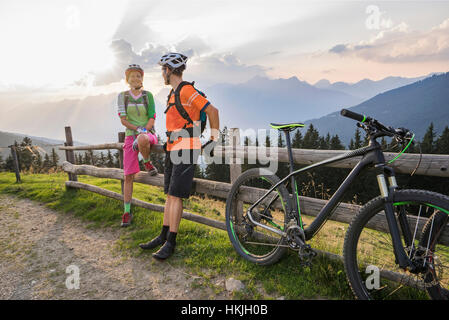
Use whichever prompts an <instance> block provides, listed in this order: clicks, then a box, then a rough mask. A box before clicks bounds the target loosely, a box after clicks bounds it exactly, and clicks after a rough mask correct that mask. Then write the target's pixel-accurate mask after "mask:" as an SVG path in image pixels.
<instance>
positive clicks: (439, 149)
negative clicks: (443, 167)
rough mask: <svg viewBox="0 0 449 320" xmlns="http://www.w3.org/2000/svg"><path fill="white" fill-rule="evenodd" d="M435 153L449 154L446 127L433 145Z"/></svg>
mask: <svg viewBox="0 0 449 320" xmlns="http://www.w3.org/2000/svg"><path fill="white" fill-rule="evenodd" d="M435 145H436V153H439V154H449V127H448V126H446V127H445V128H444V130H443V132H442V133H441V135H440V137H439V138H438V140H437V141H436V143H435Z"/></svg>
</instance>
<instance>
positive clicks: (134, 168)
mask: <svg viewBox="0 0 449 320" xmlns="http://www.w3.org/2000/svg"><path fill="white" fill-rule="evenodd" d="M144 134H146V135H148V138H149V139H150V145H153V144H156V143H157V137H156V135H154V134H152V133H144ZM136 139H137V136H136ZM133 142H134V136H127V137H126V138H125V144H124V145H123V174H124V175H125V176H127V175H129V174H134V173H137V172H139V171H140V167H139V151H134V150H133Z"/></svg>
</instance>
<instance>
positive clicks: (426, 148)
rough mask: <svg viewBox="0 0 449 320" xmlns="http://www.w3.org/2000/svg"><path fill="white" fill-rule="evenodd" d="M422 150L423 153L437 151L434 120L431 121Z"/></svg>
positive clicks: (422, 143)
mask: <svg viewBox="0 0 449 320" xmlns="http://www.w3.org/2000/svg"><path fill="white" fill-rule="evenodd" d="M421 151H422V153H433V152H434V151H435V131H434V128H433V122H431V123H430V125H429V127H428V128H427V131H426V134H425V135H424V137H423V139H422V142H421Z"/></svg>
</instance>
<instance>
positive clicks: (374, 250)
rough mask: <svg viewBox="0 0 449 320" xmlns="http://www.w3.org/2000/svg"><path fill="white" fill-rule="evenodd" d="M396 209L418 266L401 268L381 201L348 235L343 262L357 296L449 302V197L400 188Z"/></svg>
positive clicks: (364, 213) (363, 214)
mask: <svg viewBox="0 0 449 320" xmlns="http://www.w3.org/2000/svg"><path fill="white" fill-rule="evenodd" d="M393 206H394V209H395V213H396V214H395V216H396V221H397V223H398V225H399V228H400V231H401V240H402V245H403V248H404V249H405V252H406V253H407V255H408V257H409V258H410V259H411V260H412V261H413V262H414V263H415V264H416V265H418V266H419V268H418V270H417V271H415V272H414V273H413V274H412V273H410V272H409V271H405V270H403V269H401V268H399V266H398V265H397V262H396V258H395V255H394V250H393V242H392V239H391V235H390V233H389V229H388V224H387V220H386V216H385V213H384V211H383V210H384V199H382V198H381V197H377V198H375V199H373V200H371V201H370V202H368V203H367V204H366V205H365V206H363V207H362V208H361V209H360V211H359V213H358V214H357V215H356V216H355V217H354V218H353V220H352V222H351V224H350V225H349V228H348V231H347V233H346V236H345V243H344V249H343V256H344V264H345V270H346V276H347V278H348V281H349V284H350V286H351V289H352V291H353V293H354V295H355V296H356V297H357V298H359V299H425V298H427V297H428V296H430V298H432V299H447V298H448V297H449V296H447V292H448V289H449V269H448V268H449V247H448V246H449V241H448V237H447V234H446V233H445V230H446V232H447V231H449V228H447V227H446V224H447V216H448V214H449V197H447V196H445V195H441V194H438V193H435V192H430V191H424V190H398V191H396V192H395V194H394V204H393ZM426 293H427V294H428V295H427V294H426Z"/></svg>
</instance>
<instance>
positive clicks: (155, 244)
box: [139, 226, 169, 250]
mask: <svg viewBox="0 0 449 320" xmlns="http://www.w3.org/2000/svg"><path fill="white" fill-rule="evenodd" d="M168 229H169V227H168V226H162V231H161V234H160V235H158V236H157V237H156V238H154V239H153V240H151V241H150V242H148V243H141V244H139V247H141V248H142V249H144V250H146V249H154V248H156V247H158V246H160V245H162V244H164V242H165V240H166V239H167V233H168Z"/></svg>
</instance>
